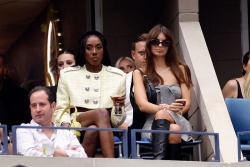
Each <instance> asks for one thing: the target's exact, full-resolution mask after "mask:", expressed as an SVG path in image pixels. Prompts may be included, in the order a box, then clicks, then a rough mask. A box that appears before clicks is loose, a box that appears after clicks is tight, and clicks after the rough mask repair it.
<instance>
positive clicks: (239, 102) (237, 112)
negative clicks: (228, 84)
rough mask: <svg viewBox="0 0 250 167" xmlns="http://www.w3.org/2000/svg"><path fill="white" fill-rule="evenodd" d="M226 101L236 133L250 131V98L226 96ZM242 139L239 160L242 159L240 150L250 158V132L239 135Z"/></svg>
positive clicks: (240, 139)
mask: <svg viewBox="0 0 250 167" xmlns="http://www.w3.org/2000/svg"><path fill="white" fill-rule="evenodd" d="M225 103H226V106H227V109H228V113H229V115H230V118H231V121H232V124H233V127H234V131H235V133H236V134H237V133H239V132H243V131H250V99H240V98H238V99H237V98H226V99H225ZM239 137H240V138H238V140H239V141H240V148H241V149H239V150H238V151H239V157H238V158H239V161H240V159H241V158H240V151H242V154H243V156H244V157H246V158H247V159H249V158H250V143H249V142H250V134H249V133H248V134H246V135H241V136H239Z"/></svg>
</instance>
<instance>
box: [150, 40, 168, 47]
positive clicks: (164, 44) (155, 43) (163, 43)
mask: <svg viewBox="0 0 250 167" xmlns="http://www.w3.org/2000/svg"><path fill="white" fill-rule="evenodd" d="M150 43H151V44H152V45H155V46H159V44H161V45H162V46H164V47H169V46H170V45H171V44H172V43H171V42H170V41H159V40H158V39H152V40H151V41H150Z"/></svg>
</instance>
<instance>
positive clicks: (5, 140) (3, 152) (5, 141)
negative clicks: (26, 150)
mask: <svg viewBox="0 0 250 167" xmlns="http://www.w3.org/2000/svg"><path fill="white" fill-rule="evenodd" d="M1 128H2V129H3V150H1V149H0V154H1V155H8V154H9V151H8V130H7V125H0V129H1Z"/></svg>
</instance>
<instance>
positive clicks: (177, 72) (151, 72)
mask: <svg viewBox="0 0 250 167" xmlns="http://www.w3.org/2000/svg"><path fill="white" fill-rule="evenodd" d="M161 32H162V33H163V34H164V35H165V36H166V38H167V40H168V41H170V42H171V45H170V46H169V48H168V52H167V54H166V56H165V63H166V65H167V66H169V67H170V69H171V71H172V72H173V74H174V76H175V77H176V79H177V81H178V83H179V84H180V83H185V84H186V85H187V86H188V87H190V86H191V85H192V80H191V72H190V69H189V67H188V66H187V65H186V64H185V63H183V62H181V61H180V60H179V57H178V54H177V52H176V48H175V44H174V43H175V41H174V37H173V35H172V33H171V32H170V30H169V29H168V28H167V27H165V26H163V25H161V24H158V25H156V26H154V27H153V28H152V29H151V30H150V31H149V33H148V40H147V44H146V45H147V47H146V55H147V56H146V64H147V65H146V70H145V73H146V75H147V76H148V78H149V79H150V80H151V82H152V83H153V84H154V85H155V86H156V85H159V84H163V83H164V81H163V78H162V77H161V76H160V75H159V74H157V72H156V71H155V64H154V61H153V58H154V54H153V53H152V51H151V43H150V41H151V40H152V39H156V38H157V37H158V35H159V34H160V33H161ZM179 65H182V66H184V68H185V72H186V77H184V74H183V72H182V70H181V69H180V68H179Z"/></svg>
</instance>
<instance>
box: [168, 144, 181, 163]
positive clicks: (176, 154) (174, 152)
mask: <svg viewBox="0 0 250 167" xmlns="http://www.w3.org/2000/svg"><path fill="white" fill-rule="evenodd" d="M168 148H169V150H168V151H169V152H168V155H167V159H168V160H181V143H178V144H168Z"/></svg>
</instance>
